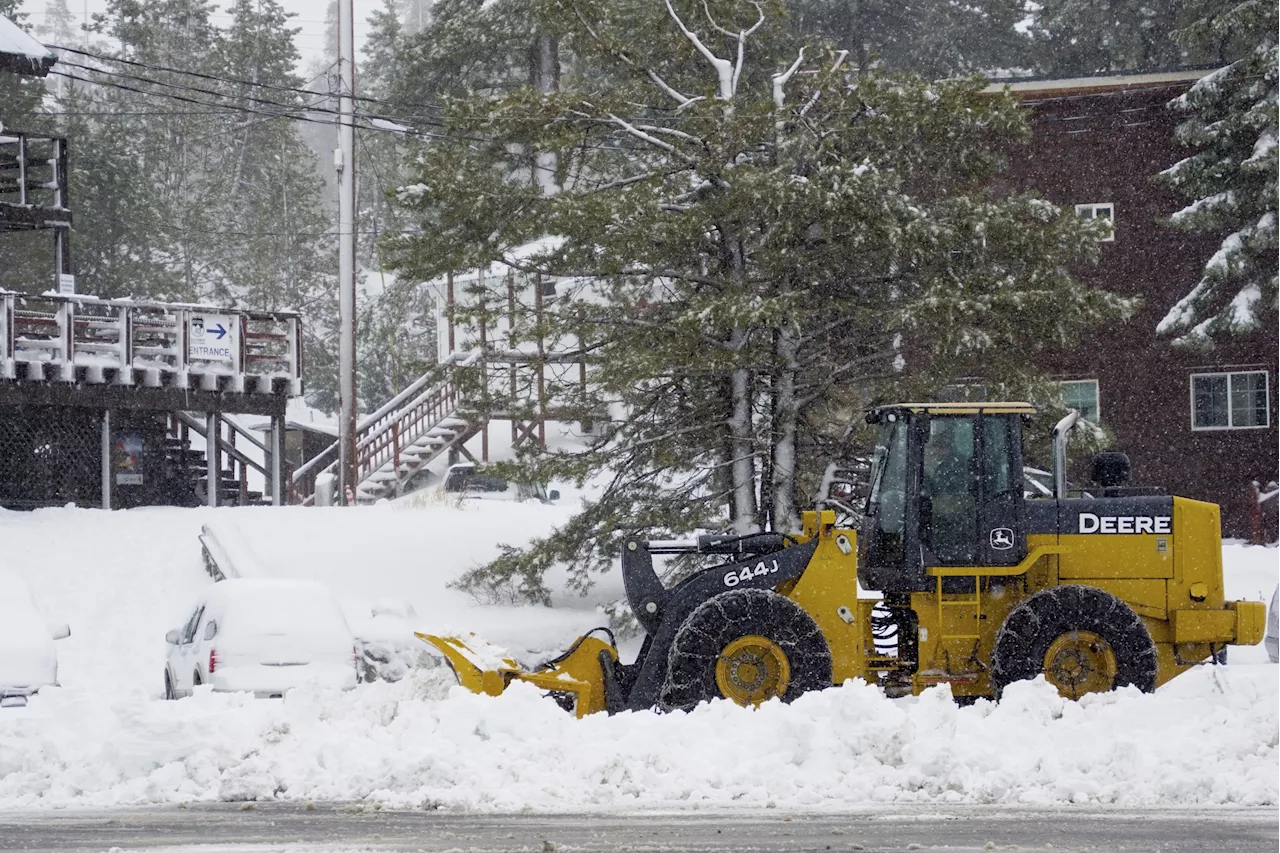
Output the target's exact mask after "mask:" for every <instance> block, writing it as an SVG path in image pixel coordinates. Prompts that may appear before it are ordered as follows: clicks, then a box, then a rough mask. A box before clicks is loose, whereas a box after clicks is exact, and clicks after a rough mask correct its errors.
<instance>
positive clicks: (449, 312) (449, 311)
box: [444, 271, 458, 355]
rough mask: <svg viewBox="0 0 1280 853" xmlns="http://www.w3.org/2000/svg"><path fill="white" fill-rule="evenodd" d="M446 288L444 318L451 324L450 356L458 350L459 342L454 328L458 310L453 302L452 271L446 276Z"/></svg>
mask: <svg viewBox="0 0 1280 853" xmlns="http://www.w3.org/2000/svg"><path fill="white" fill-rule="evenodd" d="M445 287H446V291H445V302H444V316H445V319H446V320H447V321H448V323H449V355H453V352H454V350H455V349H457V347H458V342H457V339H456V338H455V335H454V326H453V317H454V311H455V310H456V305H455V304H454V301H453V272H452V271H450V272H449V273H448V274H447V275H446V276H445Z"/></svg>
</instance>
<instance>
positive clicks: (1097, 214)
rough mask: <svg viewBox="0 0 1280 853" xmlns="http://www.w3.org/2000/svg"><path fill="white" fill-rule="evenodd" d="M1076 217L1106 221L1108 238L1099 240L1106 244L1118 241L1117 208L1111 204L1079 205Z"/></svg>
mask: <svg viewBox="0 0 1280 853" xmlns="http://www.w3.org/2000/svg"><path fill="white" fill-rule="evenodd" d="M1076 216H1079V217H1080V218H1081V219H1105V220H1106V222H1107V236H1105V237H1099V238H1098V239H1099V240H1101V241H1102V242H1104V243H1110V242H1113V241H1114V240H1115V239H1116V206H1115V205H1114V204H1112V203H1111V202H1109V201H1108V202H1097V203H1095V204H1077V205H1076Z"/></svg>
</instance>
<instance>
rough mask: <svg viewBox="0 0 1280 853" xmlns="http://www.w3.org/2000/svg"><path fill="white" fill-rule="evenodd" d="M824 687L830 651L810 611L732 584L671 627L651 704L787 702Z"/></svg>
mask: <svg viewBox="0 0 1280 853" xmlns="http://www.w3.org/2000/svg"><path fill="white" fill-rule="evenodd" d="M830 686H831V650H830V648H828V646H827V640H826V638H825V637H824V636H823V635H822V631H821V629H819V628H818V623H817V622H814V621H813V617H811V616H810V615H809V614H808V613H806V612H805V610H804V608H802V607H801V606H800V605H798V604H796V603H795V602H794V601H792V600H791V599H789V598H786V597H785V596H782V595H779V594H778V593H776V592H773V591H771V590H767V589H735V590H732V591H729V592H722V593H720V594H719V595H717V596H715V597H713V598H709V599H707V600H706V601H704V602H702V604H700V605H698V607H697V608H696V609H695V610H694V611H693V612H692V613H690V614H689V616H688V618H687V619H685V621H684V624H683V625H681V626H680V630H679V631H677V632H676V636H675V640H674V641H673V642H672V644H671V651H670V653H669V654H668V656H667V680H666V683H665V685H664V686H663V689H662V697H661V701H660V703H659V705H660V707H661V708H663V709H664V710H676V709H680V710H688V709H690V708H693V707H694V706H695V705H697V704H698V703H699V702H705V701H708V700H710V699H718V698H726V699H730V700H732V701H735V702H737V703H738V704H739V705H758V704H760V703H761V702H763V701H765V700H767V699H773V698H779V699H781V700H782V701H783V702H790V701H792V700H793V699H795V698H796V697H797V696H800V695H802V694H804V693H807V692H809V691H810V690H821V689H822V688H824V687H830Z"/></svg>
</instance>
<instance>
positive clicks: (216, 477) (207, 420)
mask: <svg viewBox="0 0 1280 853" xmlns="http://www.w3.org/2000/svg"><path fill="white" fill-rule="evenodd" d="M221 425H222V418H220V417H218V413H217V412H205V415H204V469H205V478H206V483H205V488H204V490H205V503H206V504H207V505H208V506H214V507H216V506H217V505H218V492H219V490H220V488H221V485H222V466H221V465H220V464H218V462H219V460H218V430H219V429H220V428H221Z"/></svg>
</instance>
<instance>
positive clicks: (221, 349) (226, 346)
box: [187, 314, 238, 361]
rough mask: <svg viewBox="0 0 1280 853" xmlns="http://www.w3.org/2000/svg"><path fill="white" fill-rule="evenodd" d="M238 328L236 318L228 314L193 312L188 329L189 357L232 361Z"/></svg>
mask: <svg viewBox="0 0 1280 853" xmlns="http://www.w3.org/2000/svg"><path fill="white" fill-rule="evenodd" d="M237 328H238V326H237V324H236V318H235V317H230V316H228V315H226V314H192V315H191V319H190V322H189V323H188V330H187V358H193V359H204V360H205V361H231V353H232V352H233V348H234V347H235V346H236V331H237Z"/></svg>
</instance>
